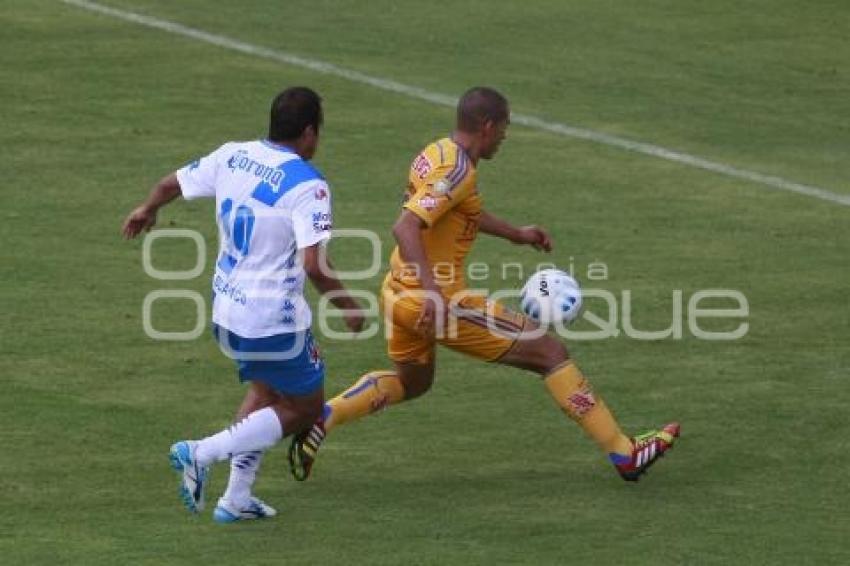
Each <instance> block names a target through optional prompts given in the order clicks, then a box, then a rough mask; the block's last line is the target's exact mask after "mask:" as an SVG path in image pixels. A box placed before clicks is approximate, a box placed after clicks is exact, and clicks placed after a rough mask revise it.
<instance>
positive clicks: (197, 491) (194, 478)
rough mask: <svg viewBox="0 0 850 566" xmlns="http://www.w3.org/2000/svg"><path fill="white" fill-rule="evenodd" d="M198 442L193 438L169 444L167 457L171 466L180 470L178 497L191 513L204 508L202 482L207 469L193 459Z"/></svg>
mask: <svg viewBox="0 0 850 566" xmlns="http://www.w3.org/2000/svg"><path fill="white" fill-rule="evenodd" d="M197 445H198V443H197V441H194V440H181V441H180V442H175V443H174V444H173V445H172V446H171V452H170V453H169V459H170V460H171V467H172V468H174V469H175V470H177V471H178V472H182V474H183V477H182V479H181V481H180V498H181V499H182V500H183V504H184V505H185V506H186V509H188V510H189V511H191V512H192V513H200V512H201V511H202V510H203V509H204V503H205V501H204V484H205V483H206V481H207V475H208V473H209V471H208V470H207V468H205V467H204V466H199V465H198V463H197V461H196V460H195V448H196V447H197Z"/></svg>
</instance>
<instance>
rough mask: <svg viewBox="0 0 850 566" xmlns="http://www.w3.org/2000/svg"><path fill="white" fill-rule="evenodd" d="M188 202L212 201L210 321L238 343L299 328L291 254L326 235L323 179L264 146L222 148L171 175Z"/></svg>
mask: <svg viewBox="0 0 850 566" xmlns="http://www.w3.org/2000/svg"><path fill="white" fill-rule="evenodd" d="M177 180H178V181H179V182H180V190H181V191H182V193H183V197H184V198H186V199H187V200H189V199H194V198H199V197H215V201H216V222H217V224H218V236H219V254H218V259H217V261H216V266H215V274H214V275H213V314H212V320H213V322H214V323H216V324H218V325H219V326H222V327H224V328H226V329H227V330H229V331H231V332H233V333H235V334H238V335H240V336H242V337H245V338H262V337H265V336H272V335H275V334H285V333H291V332H297V331H302V330H306V329H308V328H309V327H310V323H311V321H312V315H311V313H310V307H309V306H308V305H307V301H305V300H304V279H305V273H304V267H303V263H302V262H301V258H300V257H299V255H298V254H297V252H298V250H300V249H303V248H306V247H309V246H312V245H314V244H317V243H319V242H325V241H327V240H329V239H330V237H331V225H332V217H331V195H330V190H329V188H328V185H327V183H326V182H325V180H324V178H323V177H322V175H321V174H320V173H319V172H318V171H317V170H316V169H315V168H314V167H313V166H312V165H310V164H309V163H308V162H307V161H305V160H303V159H301V157H299V156H298V155H296V154H295V153H293V152H292V151H291V150H289V149H287V148H285V147H283V146H279V145H274V144H272V143H269V142H267V141H250V142H232V143H226V144H224V145H223V146H221V147H220V148H218V149H217V150H215V151H214V152H212V153H211V154H209V155H207V156H206V157H204V158H202V159H200V160H198V161H195V162H193V163H190V164H189V165H187V166H186V167H184V168H182V169H180V170H179V171H177Z"/></svg>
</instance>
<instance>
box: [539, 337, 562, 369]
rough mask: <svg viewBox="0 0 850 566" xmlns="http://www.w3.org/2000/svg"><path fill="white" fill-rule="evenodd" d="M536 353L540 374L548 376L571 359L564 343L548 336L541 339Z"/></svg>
mask: <svg viewBox="0 0 850 566" xmlns="http://www.w3.org/2000/svg"><path fill="white" fill-rule="evenodd" d="M536 353H537V360H538V363H537V365H538V373H540V374H547V373H549V372H550V371H552V370H553V369H555V368H556V367H558V366H559V365H561V364H563V363H564V362H566V361H567V360H569V359H570V353H569V352H568V351H567V347H566V346H565V345H564V343H563V342H561V341H560V340H558V339H557V338H555V337H554V336H550V335H548V334H547V335H545V336H543V337H542V338H541V339H540V341H539V344H538V348H537V352H536Z"/></svg>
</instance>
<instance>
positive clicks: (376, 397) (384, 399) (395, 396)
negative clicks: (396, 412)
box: [325, 371, 404, 430]
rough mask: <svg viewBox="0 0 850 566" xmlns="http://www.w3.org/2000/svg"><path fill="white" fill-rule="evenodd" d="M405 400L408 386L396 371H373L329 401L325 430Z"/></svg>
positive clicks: (326, 409)
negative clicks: (405, 391)
mask: <svg viewBox="0 0 850 566" xmlns="http://www.w3.org/2000/svg"><path fill="white" fill-rule="evenodd" d="M403 400H404V386H403V385H402V383H401V380H400V379H399V377H398V374H396V373H395V372H394V371H370V372H369V373H367V374H365V375H363V376H362V377H360V379H358V380H357V382H356V383H355V384H354V385H352V386H351V387H349V388H348V389H346V390H345V391H344V392H342V393H341V394H339V395H337V396H336V397H334V398H333V399H331V400H330V401H328V402H327V403H326V404H325V405H326V407H325V414H326V416H325V430H330V429H332V428H333V427H335V426H337V425H341V424H343V423H347V422H348V421H353V420H355V419H359V418H360V417H364V416H366V415H368V414H371V413H374V412H376V411H380V410H381V409H383V408H384V407H386V406H388V405H393V404H395V403H398V402H400V401H403Z"/></svg>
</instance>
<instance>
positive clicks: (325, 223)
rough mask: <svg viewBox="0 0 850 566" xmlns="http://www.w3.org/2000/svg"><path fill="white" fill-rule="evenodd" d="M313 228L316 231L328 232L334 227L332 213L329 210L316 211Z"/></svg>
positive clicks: (313, 216) (313, 217)
mask: <svg viewBox="0 0 850 566" xmlns="http://www.w3.org/2000/svg"><path fill="white" fill-rule="evenodd" d="M312 219H313V230H314V231H316V232H327V231H328V230H330V229H331V228H333V224H332V222H331V215H330V213H328V212H314V213H313V215H312Z"/></svg>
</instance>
